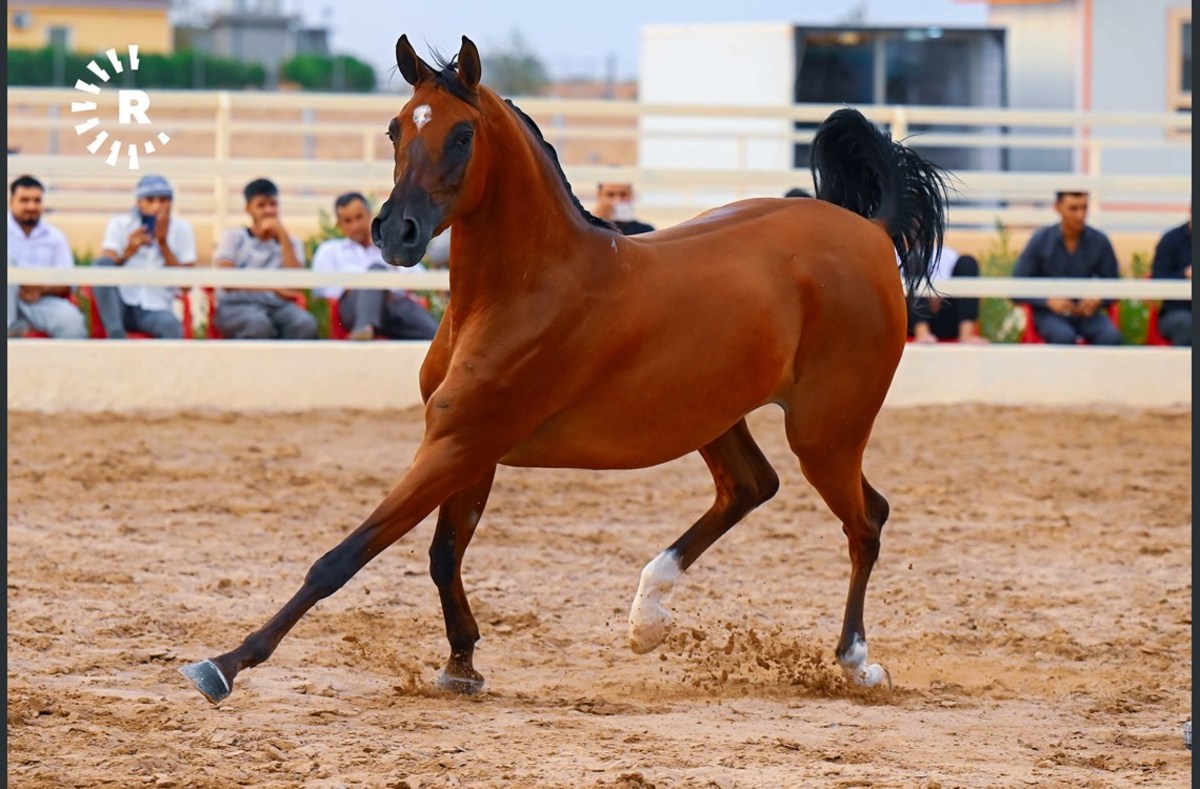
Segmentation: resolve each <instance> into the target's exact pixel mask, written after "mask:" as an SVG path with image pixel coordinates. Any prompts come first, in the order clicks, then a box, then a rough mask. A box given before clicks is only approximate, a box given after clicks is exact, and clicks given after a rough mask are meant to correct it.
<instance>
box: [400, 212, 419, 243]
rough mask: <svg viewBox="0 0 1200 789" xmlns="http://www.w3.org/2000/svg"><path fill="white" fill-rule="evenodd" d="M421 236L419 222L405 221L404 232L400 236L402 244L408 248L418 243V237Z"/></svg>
mask: <svg viewBox="0 0 1200 789" xmlns="http://www.w3.org/2000/svg"><path fill="white" fill-rule="evenodd" d="M420 234H421V228H420V226H418V225H417V220H415V219H409V218H407V217H405V219H404V231H403V233H402V234H401V236H400V243H401V244H404V245H406V246H408V245H411V244H415V243H417V237H418V236H420Z"/></svg>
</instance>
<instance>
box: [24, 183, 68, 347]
mask: <svg viewBox="0 0 1200 789" xmlns="http://www.w3.org/2000/svg"><path fill="white" fill-rule="evenodd" d="M45 193H46V190H45V188H43V187H42V184H41V182H40V181H38V180H37V179H36V178H34V177H32V176H29V175H22V176H21V177H19V178H17V179H16V180H14V181H13V182H12V185H11V186H10V187H9V200H8V265H10V266H18V267H21V268H73V267H74V266H75V257H74V256H73V255H72V254H71V246H70V244H68V243H67V237H66V236H65V235H63V233H62V231H61V230H59V229H58V228H56V227H52V226H51V225H50V224H49V223H47V222H43V221H42V211H43V207H42V197H43V195H45ZM70 295H71V287H70V286H69V285H20V286H17V285H10V286H9V288H8V316H7V323H8V336H9V337H24V336H25V335H27V334H28V333H29V332H30V331H40V332H42V333H44V334H47V335H49V336H50V337H56V338H63V339H74V340H77V339H83V338H84V337H87V326H86V325H85V324H84V322H83V315H82V314H80V312H79V310H78V309H76V307H75V305H74V304H72V303H71V302H70V301H68V300H67V299H68V297H69V296H70Z"/></svg>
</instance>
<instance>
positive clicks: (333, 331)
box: [325, 298, 429, 340]
mask: <svg viewBox="0 0 1200 789" xmlns="http://www.w3.org/2000/svg"><path fill="white" fill-rule="evenodd" d="M325 301H327V302H329V339H331V340H347V339H349V338H350V330H349V329H347V328H346V327H345V326H343V325H342V316H341V313H340V311H339V307H338V303H339V302H338V299H330V298H326V299H325ZM420 302H424V305H425V308H426V309H428V308H429V300H428V299H422V300H419V303H420ZM375 339H376V340H389V339H391V338H390V337H388V336H387V335H384V334H376V335H375Z"/></svg>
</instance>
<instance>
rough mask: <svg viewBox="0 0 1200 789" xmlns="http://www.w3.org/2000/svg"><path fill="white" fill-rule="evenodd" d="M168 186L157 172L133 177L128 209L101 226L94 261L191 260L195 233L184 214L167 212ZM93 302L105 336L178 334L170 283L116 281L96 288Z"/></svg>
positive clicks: (160, 263)
mask: <svg viewBox="0 0 1200 789" xmlns="http://www.w3.org/2000/svg"><path fill="white" fill-rule="evenodd" d="M174 196H175V195H174V190H172V188H171V184H170V183H169V182H168V181H167V179H166V178H163V177H162V176H161V175H144V176H142V178H141V180H139V181H138V183H137V190H136V192H135V198H136V200H137V206H136V208H134V210H132V211H129V212H127V213H124V214H121V215H119V216H114V217H113V218H112V219H110V220H109V222H108V228H107V229H106V230H105V231H104V241H103V242H102V243H101V244H100V257H99V258H98V259H97V260H96V265H97V266H124V267H125V268H138V269H142V268H163V267H164V266H172V267H174V266H191V265H194V264H195V262H196V235H195V233H193V232H192V226H191V225H190V224H188V223H187V222H186V221H185V220H183V219H179V218H178V217H172V216H171V205H172V202H173V201H174ZM94 293H95V295H96V308H97V310H98V311H99V313H100V320H101V322H102V323H103V324H104V331H105V334H107V335H108V337H109V339H113V340H122V339H125V337H126V332H127V331H136V332H142V333H144V334H149V335H151V336H152V337H158V338H162V339H171V340H178V339H182V337H183V324H182V323H180V322H179V319H178V318H176V317H175V312H174V309H173V305H174V303H175V295H176V289H175V288H159V287H153V286H150V285H121V286H119V287H116V288H96V289H95V290H94Z"/></svg>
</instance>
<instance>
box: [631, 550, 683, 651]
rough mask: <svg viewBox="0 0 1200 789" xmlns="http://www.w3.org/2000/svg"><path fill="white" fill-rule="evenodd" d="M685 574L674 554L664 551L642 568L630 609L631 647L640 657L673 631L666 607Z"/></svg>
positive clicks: (669, 614)
mask: <svg viewBox="0 0 1200 789" xmlns="http://www.w3.org/2000/svg"><path fill="white" fill-rule="evenodd" d="M681 575H683V570H682V568H681V567H680V566H679V556H678V555H676V554H675V552H674V551H670V550H667V551H663V552H662V553H660V554H659V555H658V556H655V557H654V558H653V559H652V560H650V563H649V564H647V565H646V566H645V567H644V568H642V577H641V580H640V581H639V582H638V590H637V594H636V595H634V597H633V606H632V607H631V608H630V609H629V646H630V648H631V649H633V651H634V652H636V653H638V654H639V655H642V654H645V653H646V652H649V651H650V650H652V649H654V648H655V647H656V646H658V645H659V644H661V643H662V642H663V639H664V638H666V637H667V633H668V632H669V631H670V629H671V612H670V611H668V610H667V609H666V607H665V606H664V605H663V603H664V602H665V601H666V598H667V597H668V596H670V594H671V590H672V589H674V588H675V584H676V583H678V581H679V578H680V576H681Z"/></svg>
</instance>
